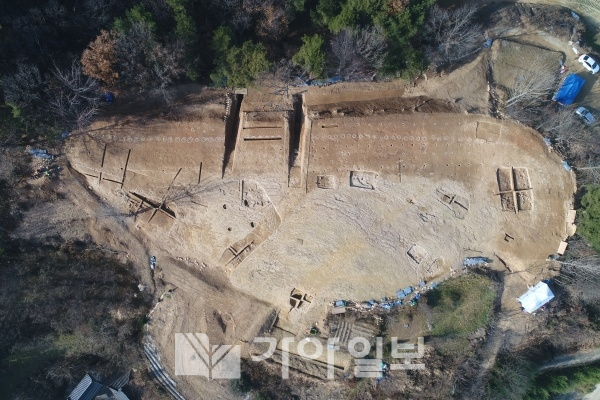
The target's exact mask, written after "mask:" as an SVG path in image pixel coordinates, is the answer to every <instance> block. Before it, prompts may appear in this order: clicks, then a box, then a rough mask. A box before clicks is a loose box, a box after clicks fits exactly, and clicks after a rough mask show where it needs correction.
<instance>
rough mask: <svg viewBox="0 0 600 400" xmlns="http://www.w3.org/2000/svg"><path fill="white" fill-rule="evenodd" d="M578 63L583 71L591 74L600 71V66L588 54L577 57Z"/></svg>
mask: <svg viewBox="0 0 600 400" xmlns="http://www.w3.org/2000/svg"><path fill="white" fill-rule="evenodd" d="M579 62H580V63H581V65H583V67H584V68H585V69H587V70H588V71H590V73H591V74H597V73H598V71H600V65H598V63H597V62H596V61H595V60H594V59H593V58H592V57H590V56H589V55H588V54H584V55H582V56H581V57H579Z"/></svg>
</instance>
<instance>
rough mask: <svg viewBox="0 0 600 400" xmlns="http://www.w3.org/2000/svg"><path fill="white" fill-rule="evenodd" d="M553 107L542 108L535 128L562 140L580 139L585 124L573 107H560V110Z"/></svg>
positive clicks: (566, 141)
mask: <svg viewBox="0 0 600 400" xmlns="http://www.w3.org/2000/svg"><path fill="white" fill-rule="evenodd" d="M552 108H553V107H547V108H544V109H541V112H540V118H539V121H538V122H537V124H536V125H535V129H537V130H539V131H541V132H544V133H546V134H548V135H549V136H551V137H552V138H554V139H555V140H557V141H560V142H565V143H568V142H569V141H571V140H580V139H581V137H582V135H583V133H584V126H583V124H582V123H581V121H579V119H578V118H577V116H576V115H575V110H574V109H573V107H560V108H559V109H558V110H553V109H552Z"/></svg>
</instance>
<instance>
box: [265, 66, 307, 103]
mask: <svg viewBox="0 0 600 400" xmlns="http://www.w3.org/2000/svg"><path fill="white" fill-rule="evenodd" d="M306 79H308V75H306V74H303V70H302V69H301V68H299V67H298V66H296V65H294V63H293V62H292V61H291V60H288V59H282V60H280V61H277V62H275V63H273V65H272V66H271V68H270V69H269V71H267V72H264V73H262V74H260V76H259V78H258V81H259V83H260V86H262V87H268V88H270V89H271V93H273V94H285V95H289V88H290V86H292V85H293V84H294V83H298V84H299V83H301V82H304V81H306Z"/></svg>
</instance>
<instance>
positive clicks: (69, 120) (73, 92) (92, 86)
mask: <svg viewBox="0 0 600 400" xmlns="http://www.w3.org/2000/svg"><path fill="white" fill-rule="evenodd" d="M47 91H48V95H49V97H50V101H49V107H50V110H51V111H52V112H53V113H54V114H55V115H56V116H58V118H59V119H60V122H61V123H63V124H67V125H72V126H75V127H77V128H78V129H81V128H83V127H84V126H86V125H88V124H89V123H90V122H91V121H92V118H93V116H94V115H95V114H96V113H97V111H98V105H99V85H98V81H96V80H95V79H93V78H91V77H89V76H86V75H84V74H83V71H82V68H81V65H80V64H79V62H77V61H73V63H72V64H71V67H70V68H67V69H61V68H59V67H57V66H55V67H54V70H53V79H52V80H51V82H50V83H49V85H48V89H47ZM72 126H69V128H71V127H72Z"/></svg>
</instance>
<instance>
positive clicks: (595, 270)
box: [556, 256, 600, 303]
mask: <svg viewBox="0 0 600 400" xmlns="http://www.w3.org/2000/svg"><path fill="white" fill-rule="evenodd" d="M559 262H560V264H562V268H561V272H560V275H559V276H558V277H557V278H556V279H557V280H558V281H559V282H561V283H563V284H568V285H570V286H572V287H573V288H574V289H575V290H576V291H578V292H579V297H580V298H581V300H583V301H584V302H586V303H589V302H592V301H594V302H597V301H599V300H600V257H598V256H589V257H582V258H577V259H573V260H568V261H559Z"/></svg>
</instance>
